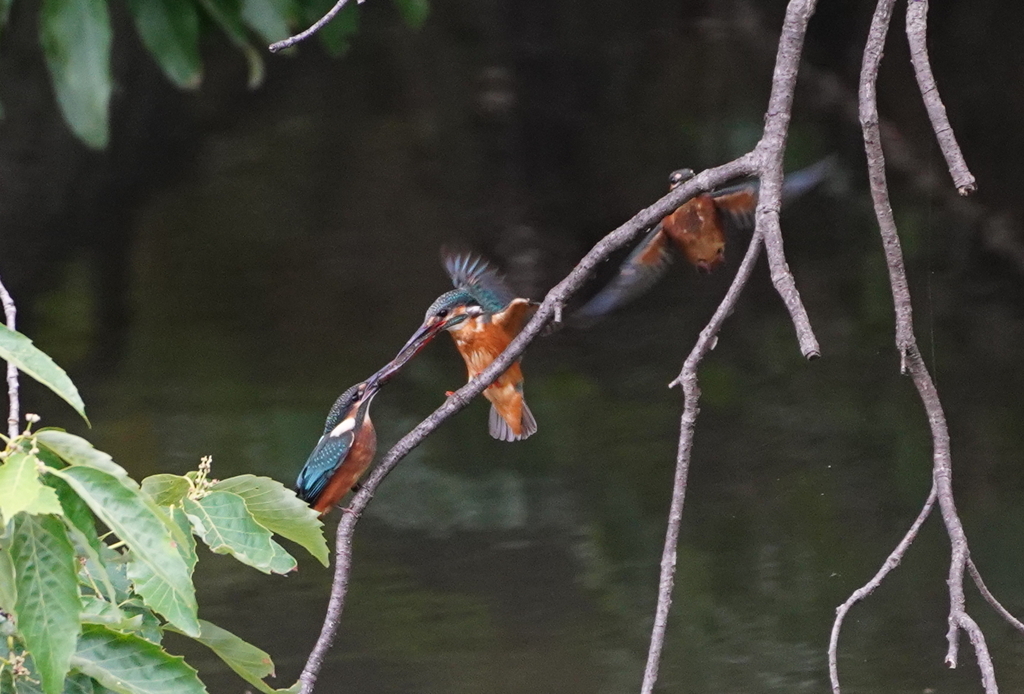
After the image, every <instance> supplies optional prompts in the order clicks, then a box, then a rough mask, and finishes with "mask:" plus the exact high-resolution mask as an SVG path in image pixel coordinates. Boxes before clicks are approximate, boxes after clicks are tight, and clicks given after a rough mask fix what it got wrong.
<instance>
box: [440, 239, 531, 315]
mask: <svg viewBox="0 0 1024 694" xmlns="http://www.w3.org/2000/svg"><path fill="white" fill-rule="evenodd" d="M444 267H445V269H446V270H447V271H448V276H449V277H451V279H452V284H453V285H455V288H456V289H461V290H463V291H465V292H466V293H468V294H469V295H470V296H472V297H473V299H475V300H476V302H477V303H478V304H480V306H481V307H482V308H483V309H484V310H485V311H488V312H489V313H496V312H497V311H500V310H501V309H503V308H505V307H506V306H508V305H509V304H510V303H512V300H513V299H515V298H516V297H515V294H513V293H512V290H510V289H509V288H508V285H507V284H506V283H505V279H504V278H503V277H502V276H501V273H499V272H498V271H497V269H495V267H494V266H493V265H491V264H490V263H488V262H487V261H486V260H484V259H483V258H481V257H480V256H478V255H473V254H472V253H454V254H453V253H446V254H445V256H444Z"/></svg>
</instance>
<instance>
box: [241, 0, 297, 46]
mask: <svg viewBox="0 0 1024 694" xmlns="http://www.w3.org/2000/svg"><path fill="white" fill-rule="evenodd" d="M283 9H284V8H282V7H279V6H278V5H277V3H275V2H274V1H273V0H242V20H243V21H244V22H245V23H246V25H248V27H249V28H250V29H252V30H253V31H255V32H256V33H257V34H259V35H260V36H261V37H262V38H263V40H264V41H266V42H267V43H274V42H275V41H280V40H282V39H286V38H288V37H289V36H291V31H289V30H288V17H287V16H285V14H284V12H283Z"/></svg>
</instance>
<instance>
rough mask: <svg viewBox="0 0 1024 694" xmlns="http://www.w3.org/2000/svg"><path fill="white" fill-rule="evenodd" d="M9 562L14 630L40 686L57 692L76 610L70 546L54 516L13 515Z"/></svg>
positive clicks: (72, 639) (74, 630) (71, 647)
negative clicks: (13, 584) (14, 587)
mask: <svg viewBox="0 0 1024 694" xmlns="http://www.w3.org/2000/svg"><path fill="white" fill-rule="evenodd" d="M51 491H52V490H51ZM11 560H12V563H13V564H14V572H15V576H16V579H15V580H16V584H17V591H18V599H17V602H16V603H15V612H16V614H17V615H18V628H19V630H20V632H21V636H22V638H23V639H24V641H25V647H26V648H27V649H28V650H29V651H30V652H31V653H32V656H33V658H34V660H35V665H36V669H37V670H38V671H39V676H40V679H41V680H42V685H43V690H44V691H45V692H46V693H47V694H59V693H60V691H61V689H62V688H63V686H64V676H65V675H66V674H67V672H68V668H69V666H70V662H71V654H72V653H74V651H75V640H76V639H77V638H78V631H79V628H80V622H79V614H80V613H81V611H82V603H81V600H80V599H79V597H78V581H77V579H76V578H75V573H76V569H77V567H76V562H75V550H74V548H73V547H72V546H71V541H70V540H68V536H67V533H66V532H65V530H64V524H63V523H62V522H61V520H60V519H59V518H55V517H54V516H39V517H37V516H24V515H23V516H19V517H18V518H16V519H15V521H14V533H13V537H12V538H11Z"/></svg>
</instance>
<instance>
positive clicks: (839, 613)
mask: <svg viewBox="0 0 1024 694" xmlns="http://www.w3.org/2000/svg"><path fill="white" fill-rule="evenodd" d="M937 491H938V487H937V486H936V485H935V482H934V480H933V481H932V490H931V491H930V492H929V493H928V498H927V499H926V500H925V502H924V506H923V507H922V508H921V512H920V513H919V514H917V519H916V520H915V521H914V523H913V524H912V525H911V526H910V530H908V531H907V534H906V535H904V536H903V539H902V540H900V542H899V544H898V545H896V549H894V550H893V551H892V553H891V554H889V556H888V557H886V558H885V561H884V562H883V563H882V568H880V569H879V570H878V573H876V574H875V575H874V576H873V577H872V578H871V580H870V581H868V582H867V583H865V584H864V585H863V586H861V587H860V588H858V589H857V590H855V591H854V592H853V594H852V595H850V597H848V598H847V599H846V602H844V603H843V604H842V605H840V606H839V607H837V608H836V621H835V622H833V623H832V636H831V638H830V639H829V642H828V674H829V677H830V678H831V680H832V694H840V691H839V630H840V629H842V628H843V620H844V619H846V613H847V612H849V611H850V608H852V607H853V606H854V605H855V604H857V603H858V602H860V601H861V600H863V599H864V598H866V597H867V596H869V595H871V594H872V593H873V592H875V588H877V587H878V586H879V585H881V583H882V580H883V579H884V578H885V577H886V576H888V575H889V573H890V572H891V571H892V570H893V569H895V568H896V567H897V566H899V565H900V562H901V561H903V555H905V554H906V553H907V550H908V549H910V545H911V544H913V542H914V540H915V539H916V538H917V533H918V531H920V530H921V526H922V525H923V524H924V522H925V520H926V519H927V518H928V516H929V515H930V514H931V512H932V508H934V507H935V499H936V498H937V496H938V493H937Z"/></svg>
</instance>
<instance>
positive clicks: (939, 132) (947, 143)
mask: <svg viewBox="0 0 1024 694" xmlns="http://www.w3.org/2000/svg"><path fill="white" fill-rule="evenodd" d="M907 42H908V43H909V44H910V62H911V63H913V65H914V75H915V76H916V77H917V86H918V88H919V89H920V90H921V98H922V99H924V105H925V108H926V109H927V110H928V118H929V119H930V120H931V122H932V130H934V131H935V137H936V139H938V141H939V148H940V149H941V150H942V155H943V156H944V157H946V165H947V166H948V167H949V175H950V176H952V177H953V185H955V186H956V190H957V192H958V193H960V195H970V194H971V193H973V192H974V191H975V190H977V189H978V186H977V184H976V183H975V180H974V174H972V173H971V171H970V169H968V168H967V162H966V161H965V160H964V154H963V152H961V151H960V145H959V144H957V141H956V135H955V134H954V133H953V126H951V125H950V124H949V118H948V117H946V106H945V105H944V104H943V103H942V97H940V96H939V87H938V85H937V84H936V83H935V75H933V74H932V66H931V62H930V61H929V59H928V0H907Z"/></svg>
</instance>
